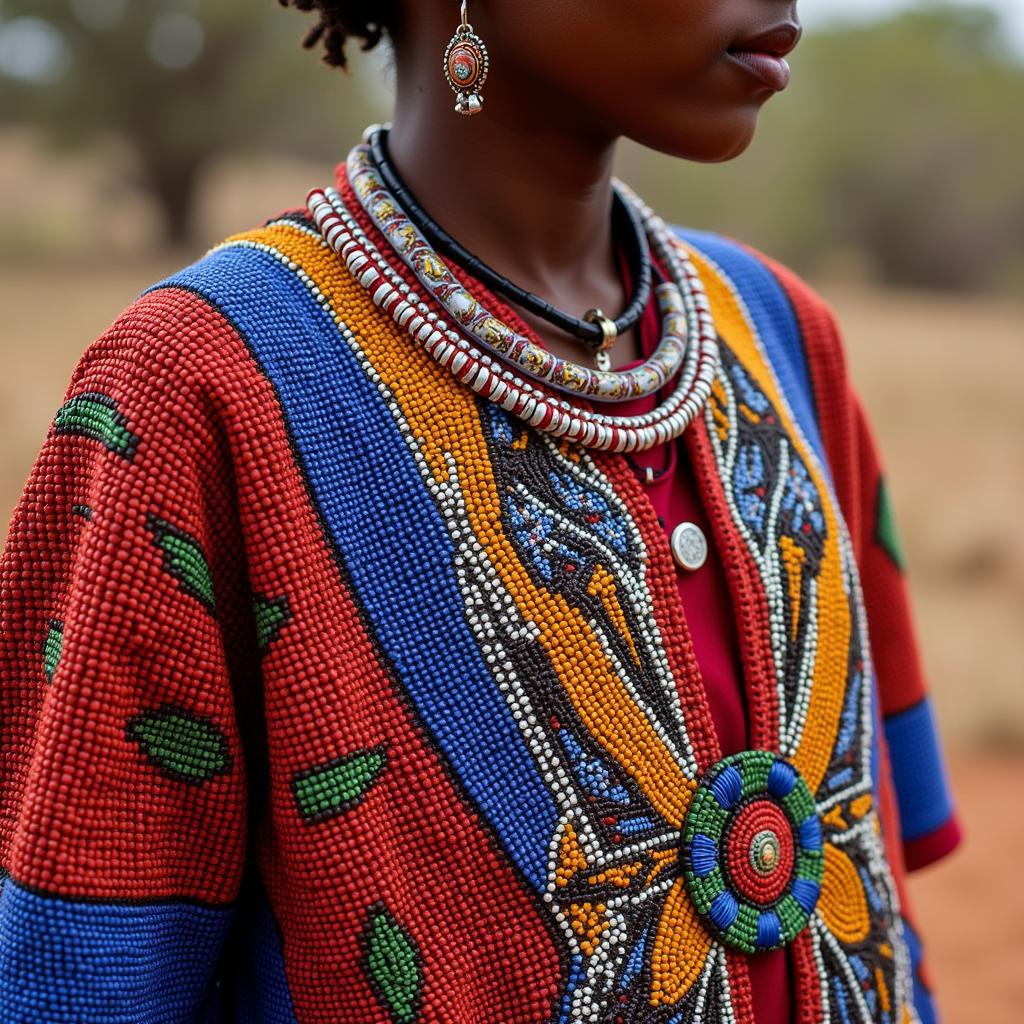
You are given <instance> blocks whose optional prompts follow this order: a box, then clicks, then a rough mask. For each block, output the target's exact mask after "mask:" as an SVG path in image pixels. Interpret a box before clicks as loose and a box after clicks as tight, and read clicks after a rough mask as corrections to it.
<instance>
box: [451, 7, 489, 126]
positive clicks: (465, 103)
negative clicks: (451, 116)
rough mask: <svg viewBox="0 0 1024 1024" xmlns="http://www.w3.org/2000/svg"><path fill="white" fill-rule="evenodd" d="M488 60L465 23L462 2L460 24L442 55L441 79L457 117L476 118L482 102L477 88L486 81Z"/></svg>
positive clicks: (471, 30) (470, 26)
mask: <svg viewBox="0 0 1024 1024" xmlns="http://www.w3.org/2000/svg"><path fill="white" fill-rule="evenodd" d="M489 65H490V58H488V56H487V47H486V46H484V41H483V40H482V39H481V38H480V37H479V36H478V35H477V34H476V33H475V32H474V31H473V26H472V25H470V23H469V22H468V21H467V20H466V0H462V22H461V24H460V25H459V26H458V27H457V28H456V29H455V33H454V35H453V36H452V38H451V40H450V41H449V43H448V47H447V49H446V50H445V51H444V76H445V78H447V79H448V84H449V85H450V86H451V87H452V89H454V90H455V109H456V111H458V113H460V114H466V115H467V116H468V115H470V114H479V113H480V108H481V107H482V106H483V102H484V98H483V96H481V95H480V87H481V86H482V85H483V84H484V79H485V78H486V77H487V69H488V67H489Z"/></svg>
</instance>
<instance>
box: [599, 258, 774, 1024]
mask: <svg viewBox="0 0 1024 1024" xmlns="http://www.w3.org/2000/svg"><path fill="white" fill-rule="evenodd" d="M617 251H618V256H619V266H620V269H621V272H622V276H623V280H624V282H625V286H626V290H627V292H628V291H629V290H630V289H631V287H632V285H631V277H630V272H629V266H628V263H627V259H626V254H625V251H624V250H623V249H622V248H621V247H619V249H618V250H617ZM652 259H655V262H656V265H657V266H659V267H661V269H662V272H663V273H665V270H664V267H663V265H662V264H661V263H660V262H657V260H656V258H655V257H654V256H653V254H652ZM666 276H667V274H666ZM639 330H640V346H641V351H642V352H643V358H647V356H649V355H650V354H651V353H652V352H653V351H654V349H655V348H656V347H657V345H658V342H659V341H660V339H661V316H660V313H659V311H658V304H657V299H656V297H655V295H654V290H653V288H652V289H651V298H650V301H649V302H648V304H647V307H646V309H645V310H644V314H643V316H642V318H641V321H640V325H639ZM641 362H643V359H637V360H634V361H633V362H630V363H626V364H625V366H624V367H618V369H624V368H626V367H630V366H636V365H639V363H641ZM673 383H674V381H672V382H669V384H667V385H666V387H665V389H664V390H663V392H662V396H664V395H665V394H666V393H667V392H669V391H670V390H671V388H672V385H673ZM657 401H658V399H657V398H656V397H655V396H654V395H648V396H646V397H643V398H634V399H629V400H628V401H625V402H593V403H592V404H593V406H594V408H595V409H602V410H605V409H607V410H608V411H610V412H615V413H619V414H621V415H638V414H640V413H643V412H647V411H649V410H650V409H652V408H654V406H655V405H656V404H657ZM629 458H630V459H631V460H632V462H633V463H634V464H635V465H636V466H640V467H648V466H650V467H651V468H653V469H654V471H655V473H656V474H657V479H656V480H655V481H654V482H652V483H649V484H647V483H645V484H644V489H645V491H646V493H647V496H648V497H649V498H650V499H651V503H652V505H653V506H654V509H655V511H656V512H657V514H658V520H659V522H660V523H661V524H662V526H663V527H664V529H665V533H666V534H667V535H671V533H672V529H673V528H674V527H675V526H676V525H677V524H678V523H681V522H684V521H688V522H691V523H696V524H697V526H699V527H700V529H701V531H702V532H703V534H704V536H705V537H706V538H707V542H708V557H707V560H706V561H705V562H704V564H703V565H702V566H701V567H700V568H699V569H696V570H688V569H683V568H681V567H680V566H678V565H677V566H676V582H677V584H678V587H679V597H680V599H681V601H682V603H683V607H684V608H685V613H686V623H687V625H688V626H689V630H690V636H691V638H692V640H693V649H694V654H695V655H696V657H697V663H698V665H699V666H700V671H701V676H702V677H703V681H704V690H705V693H706V694H707V700H708V704H709V706H710V709H711V717H712V720H713V721H714V724H715V731H716V733H717V734H718V741H719V744H720V745H721V748H722V756H723V757H724V756H726V755H728V754H734V753H738V752H739V751H741V750H746V749H747V748H748V746H749V739H748V730H747V714H746V697H745V690H744V685H743V674H742V673H743V670H742V663H741V661H740V652H739V640H738V637H737V633H736V622H735V616H734V612H733V607H732V602H731V598H730V596H729V590H728V584H727V582H726V578H725V572H724V570H723V568H722V564H721V561H720V559H719V557H718V552H717V551H716V550H715V545H714V537H713V535H712V531H711V524H710V523H709V522H708V518H707V515H706V514H705V512H704V507H703V505H702V503H701V499H700V496H699V493H698V490H697V482H696V479H695V477H694V473H693V467H692V466H691V464H690V459H689V456H688V453H687V451H686V445H685V444H684V443H683V439H682V438H681V437H680V438H677V439H676V441H672V442H666V443H664V444H659V445H655V446H654V447H653V448H648V449H646V450H645V451H636V452H631V453H630V454H629ZM637 475H638V477H639V478H640V479H641V481H642V480H643V476H644V474H643V472H642V470H641V471H640V472H638V474H637ZM747 962H748V964H749V967H750V981H751V988H752V993H751V994H752V996H753V1001H754V1018H755V1020H756V1021H757V1024H791V1022H792V1020H793V1009H792V991H791V985H792V980H791V977H792V976H791V973H790V970H789V965H788V957H787V952H786V949H785V948H783V949H780V950H775V951H773V952H770V953H759V954H755V955H753V956H748V957H747Z"/></svg>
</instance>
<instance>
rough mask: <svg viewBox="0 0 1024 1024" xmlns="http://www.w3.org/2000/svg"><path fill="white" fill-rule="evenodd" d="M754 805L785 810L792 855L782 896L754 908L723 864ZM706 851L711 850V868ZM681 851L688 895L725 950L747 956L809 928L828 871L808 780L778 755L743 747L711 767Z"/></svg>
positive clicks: (696, 797)
mask: <svg viewBox="0 0 1024 1024" xmlns="http://www.w3.org/2000/svg"><path fill="white" fill-rule="evenodd" d="M756 800H767V801H770V802H771V803H774V804H775V805H776V806H777V807H778V808H780V809H781V810H782V812H783V814H784V815H785V817H786V819H787V820H788V822H789V824H790V826H791V827H792V838H793V844H794V850H795V857H794V864H793V870H792V873H791V875H790V878H789V880H788V884H787V885H786V887H785V891H784V892H783V893H782V895H781V896H780V897H779V898H778V899H776V900H774V901H772V902H771V903H769V904H757V903H754V902H752V901H750V900H748V899H746V898H745V897H744V896H743V895H742V894H741V893H740V892H738V891H737V888H736V886H735V885H734V884H733V880H732V878H731V876H730V873H729V867H728V841H729V829H730V825H731V824H732V822H733V821H734V820H735V818H736V816H737V815H738V814H739V812H740V811H741V810H742V809H743V808H744V807H746V806H748V805H749V804H750V803H751V802H753V801H756ZM695 841H696V845H697V847H698V848H701V847H702V848H703V850H704V851H705V855H704V857H703V859H702V858H701V857H700V856H698V855H697V853H696V852H695ZM711 844H714V845H713V846H712V845H711ZM709 850H714V851H715V856H714V866H713V867H712V868H711V869H710V870H708V865H709V863H710V862H711V858H710V857H709V856H708V854H707V851H709ZM682 853H683V872H684V878H685V881H686V887H687V890H688V892H689V894H690V898H691V899H692V900H693V903H694V905H695V907H696V908H697V911H698V913H699V914H700V916H701V919H702V920H703V923H704V925H705V927H707V929H708V930H709V931H710V932H711V933H712V934H713V935H715V936H716V937H717V938H719V939H721V941H722V942H724V943H726V944H727V945H730V946H734V947H736V948H737V949H740V950H742V951H743V952H745V953H757V952H765V951H767V950H770V949H778V948H780V947H781V946H784V945H786V944H787V943H789V942H791V941H792V940H793V939H794V938H795V937H796V936H797V935H798V934H799V933H800V932H801V931H803V929H804V928H805V927H806V925H807V922H808V920H809V919H810V915H811V913H812V912H813V910H814V907H815V905H816V903H817V899H818V895H819V893H820V891H821V879H822V874H823V872H824V868H825V852H824V847H823V843H822V838H821V826H820V823H819V821H818V815H817V811H816V810H815V806H814V797H813V796H812V794H811V791H810V789H809V788H808V786H807V783H806V782H805V781H804V779H803V777H802V776H801V775H800V773H799V772H797V770H796V769H795V768H793V766H792V765H791V764H789V762H788V761H785V760H784V759H783V758H781V757H779V756H778V755H777V754H773V753H771V752H770V751H766V750H744V751H742V752H741V753H738V754H733V755H731V756H729V757H726V758H723V759H722V760H721V761H719V762H718V763H717V764H715V765H713V766H712V767H711V768H710V769H709V770H708V772H707V774H706V775H705V776H704V778H703V779H702V780H701V783H700V786H699V787H698V789H697V792H696V793H695V794H694V798H693V802H692V803H691V805H690V808H689V810H688V812H687V815H686V820H685V822H684V826H683V849H682ZM695 861H696V863H695ZM762 918H765V921H762ZM766 921H767V922H769V923H770V924H771V927H770V928H766V927H765V923H766ZM766 934H768V935H770V936H772V938H771V939H766V938H765V935H766Z"/></svg>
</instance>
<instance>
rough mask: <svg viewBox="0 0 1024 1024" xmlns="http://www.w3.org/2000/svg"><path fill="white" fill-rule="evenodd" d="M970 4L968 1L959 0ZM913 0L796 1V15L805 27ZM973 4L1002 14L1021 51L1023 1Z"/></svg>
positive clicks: (878, 12)
mask: <svg viewBox="0 0 1024 1024" xmlns="http://www.w3.org/2000/svg"><path fill="white" fill-rule="evenodd" d="M962 2H963V3H964V4H965V5H968V6H971V5H972V4H971V0H962ZM916 6H917V3H916V0H797V5H796V9H797V14H798V15H799V17H800V20H801V21H802V22H803V23H804V24H805V25H806V26H807V27H808V28H812V27H815V26H818V25H828V24H829V23H830V22H836V21H847V22H855V21H864V20H870V19H872V18H878V17H884V16H885V15H887V14H891V13H893V12H895V11H898V10H900V9H901V8H906V7H916ZM973 6H977V7H988V8H990V9H995V10H997V11H999V12H1000V13H1002V15H1003V17H1004V19H1005V22H1006V26H1007V28H1008V29H1009V31H1010V36H1011V39H1012V41H1013V44H1014V46H1015V48H1016V49H1017V51H1018V52H1019V53H1022V54H1024V0H978V2H977V3H976V4H973Z"/></svg>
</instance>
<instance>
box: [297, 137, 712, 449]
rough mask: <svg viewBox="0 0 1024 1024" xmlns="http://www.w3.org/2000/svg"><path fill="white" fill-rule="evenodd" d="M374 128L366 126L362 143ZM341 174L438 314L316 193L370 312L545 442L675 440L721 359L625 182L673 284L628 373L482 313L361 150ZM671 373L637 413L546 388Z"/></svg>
mask: <svg viewBox="0 0 1024 1024" xmlns="http://www.w3.org/2000/svg"><path fill="white" fill-rule="evenodd" d="M376 128H377V126H370V127H369V128H368V129H367V130H366V132H364V139H365V138H366V136H367V133H369V132H371V131H373V130H375V129H376ZM346 172H347V174H348V177H349V181H350V183H351V185H352V188H353V192H354V194H355V195H356V196H357V198H358V201H359V203H360V205H361V206H362V207H363V209H364V210H365V211H366V213H367V214H368V215H369V217H370V218H371V220H372V221H373V223H374V224H375V225H376V226H377V227H378V228H379V229H380V230H381V232H382V234H383V236H384V237H385V239H387V241H388V242H389V243H390V244H391V246H392V248H393V250H394V252H395V253H397V255H399V256H400V257H401V258H402V259H403V260H404V262H405V263H407V264H408V265H409V267H410V268H411V269H412V271H413V273H414V274H415V275H416V277H417V279H418V280H419V281H420V283H421V285H423V287H424V288H425V290H426V292H427V294H428V295H429V296H430V297H431V298H432V299H433V300H434V302H435V304H436V305H438V306H440V309H441V312H440V313H439V312H438V310H437V309H433V308H431V306H430V305H428V303H427V302H425V301H424V300H423V299H422V298H421V297H420V295H419V294H418V293H417V292H416V291H415V290H414V289H413V288H412V287H411V286H410V285H409V284H408V283H407V282H406V281H405V280H404V278H403V277H402V276H401V275H400V274H399V273H397V271H395V270H394V269H393V268H392V267H391V265H390V264H389V263H388V260H387V259H386V258H385V256H384V254H383V253H381V251H380V250H379V249H378V247H377V245H376V243H375V242H374V241H373V240H372V239H371V238H370V237H369V236H368V235H367V234H366V233H365V232H364V231H363V230H362V228H361V227H360V226H359V224H358V223H357V222H356V220H355V219H354V218H353V217H352V215H351V212H350V211H349V210H348V209H347V207H346V206H345V203H344V201H343V200H342V198H341V196H340V195H339V194H338V192H337V191H336V190H335V189H333V188H330V189H326V190H324V189H313V190H311V191H310V193H309V195H308V197H307V207H308V209H309V212H310V214H311V216H312V217H313V220H314V221H315V223H316V224H317V227H318V229H319V230H320V233H321V234H322V236H323V237H324V239H325V241H326V242H327V244H328V245H330V246H331V248H333V249H334V250H335V251H336V252H337V253H338V254H339V256H341V258H342V259H343V260H344V262H345V264H346V266H347V267H348V269H349V271H350V273H352V275H353V276H354V277H355V278H356V279H357V280H358V281H359V283H360V284H361V285H362V287H363V288H365V289H366V290H367V292H368V293H369V294H370V296H371V297H372V299H373V301H374V303H375V304H376V305H377V306H379V307H380V308H381V309H383V310H384V311H385V312H387V313H388V314H390V315H391V316H392V318H393V319H394V320H395V322H396V323H397V324H399V326H401V327H402V328H403V329H405V330H406V331H408V332H409V334H410V335H411V336H412V337H413V338H414V339H415V340H416V341H417V342H418V343H419V344H421V345H422V346H423V348H424V349H425V350H426V351H427V352H428V353H429V354H430V355H431V357H432V358H434V359H435V360H436V361H437V362H438V363H440V364H441V365H442V366H444V367H445V368H446V369H448V370H449V371H450V372H451V373H452V374H453V375H454V376H455V377H456V379H457V380H458V381H459V382H461V383H463V384H465V385H466V386H468V387H470V388H471V389H472V390H473V391H475V392H476V393H477V394H480V395H481V396H483V397H484V398H486V399H488V400H490V401H493V402H496V403H498V404H500V405H501V406H502V408H504V409H506V410H507V411H508V412H510V413H512V414H513V415H515V416H518V417H520V418H521V419H523V420H525V421H526V422H527V423H529V424H530V425H531V426H534V427H536V428H537V429H539V430H543V431H545V432H547V433H549V434H552V435H553V436H556V437H561V438H565V439H566V440H569V441H572V442H574V443H577V444H580V445H581V446H583V447H588V448H595V449H598V450H611V451H634V450H638V449H644V448H649V447H652V446H653V445H656V444H661V443H664V442H665V441H668V440H671V439H672V438H675V437H678V436H679V435H680V434H682V432H683V431H684V430H685V429H686V427H687V426H688V425H689V424H690V423H691V422H692V421H693V419H694V418H695V417H696V415H697V413H698V412H699V411H700V409H701V408H702V407H703V405H704V403H705V402H706V401H707V399H708V396H709V395H710V393H711V383H712V381H713V379H714V375H715V372H716V369H717V366H718V358H719V350H718V338H717V333H716V331H715V327H714V321H713V320H712V317H711V314H710V308H709V304H708V300H707V296H706V295H705V293H704V288H703V285H702V283H701V280H700V276H699V274H698V273H697V270H696V267H695V266H694V265H693V263H692V261H691V260H690V259H689V256H688V254H687V252H686V249H685V247H684V245H683V243H682V241H681V240H680V239H678V238H677V237H676V236H675V235H674V234H673V233H672V232H671V231H670V230H669V229H668V227H667V226H666V225H665V224H664V222H663V221H662V220H661V218H660V217H658V216H657V214H655V213H654V212H653V211H652V210H651V209H650V207H648V206H647V205H646V204H645V203H644V202H643V201H642V200H641V199H640V198H639V197H638V196H637V195H636V194H635V193H634V192H633V191H632V190H631V189H630V188H629V187H628V186H627V185H625V183H623V182H621V181H619V180H618V179H613V185H614V187H615V188H616V189H618V190H620V192H621V195H622V196H623V198H624V200H625V201H626V202H628V203H630V204H631V205H632V206H633V208H634V209H635V210H636V212H637V214H638V216H639V217H640V220H641V222H642V223H643V224H644V227H645V231H646V232H647V235H648V238H649V239H650V240H651V244H652V246H653V247H654V248H655V251H656V252H657V253H658V254H659V256H660V257H661V258H662V262H663V263H664V264H665V266H666V268H667V269H668V271H669V273H670V275H671V278H672V280H671V281H669V282H666V283H664V284H661V285H659V286H658V288H657V289H656V295H657V299H658V303H659V307H660V309H661V311H662V314H663V319H662V325H663V327H662V329H663V337H662V340H661V343H660V344H659V346H658V348H657V349H656V350H655V352H654V353H653V354H652V355H651V356H650V357H648V359H647V360H646V361H645V362H644V363H643V364H642V365H640V366H637V367H634V368H632V369H629V370H621V371H620V370H605V371H602V370H595V369H591V368H589V367H584V366H578V365H577V364H575V363H570V362H568V361H567V360H563V359H560V358H558V357H557V356H554V355H553V354H552V353H551V352H549V351H548V350H547V349H545V348H543V347H542V346H540V345H537V344H535V343H534V342H532V341H531V340H530V339H529V338H527V337H526V336H524V335H522V334H519V333H518V332H516V331H515V330H513V329H512V328H511V327H510V326H508V325H507V324H505V323H504V322H502V321H501V320H500V319H498V318H497V317H495V316H493V315H492V314H490V313H489V312H488V311H487V310H486V308H484V307H483V305H482V304H481V303H480V302H478V300H476V299H475V298H474V297H473V296H472V295H471V294H470V293H469V292H468V291H467V290H466V289H465V288H464V287H463V285H462V283H461V282H460V281H459V280H458V279H457V278H456V277H455V276H454V275H453V274H452V273H451V271H450V270H449V269H448V267H447V266H446V264H445V263H444V261H443V259H442V258H441V256H440V255H439V254H438V253H436V252H435V251H434V250H432V249H431V248H430V246H429V245H428V244H427V242H426V240H425V239H423V237H422V235H420V233H419V232H418V231H417V229H416V227H415V225H413V224H412V223H411V222H410V221H409V219H408V218H407V217H406V216H405V214H404V212H403V211H402V209H401V208H400V207H399V206H398V204H397V202H396V201H395V198H394V196H393V195H392V194H391V193H390V192H388V190H387V189H386V187H385V186H384V184H383V182H382V181H381V179H380V177H379V175H377V173H376V171H375V169H374V165H373V162H372V158H371V154H370V149H369V146H368V145H367V144H366V143H365V142H362V143H358V144H356V145H355V146H353V147H352V149H351V151H350V153H349V155H348V159H347V161H346ZM444 313H447V314H448V317H449V318H450V321H449V320H448V319H446V318H444V316H443V314H444ZM680 368H681V371H680ZM517 371H523V372H524V373H525V374H526V377H527V378H529V377H532V378H534V379H535V380H536V381H537V383H535V382H534V381H531V380H529V379H526V378H524V377H522V376H520V375H519V373H518V372H517ZM676 372H679V378H678V380H677V382H676V384H675V386H674V388H673V390H672V392H671V394H670V395H669V396H668V397H667V398H666V400H665V401H663V402H662V403H661V405H659V406H658V407H657V408H656V409H653V410H651V411H650V412H647V413H643V414H640V415H637V416H620V415H614V414H611V413H600V412H595V411H593V409H592V408H588V407H586V405H588V404H589V403H585V404H584V405H575V404H573V403H572V402H570V401H568V400H566V398H564V397H562V396H561V395H557V394H551V393H550V391H549V390H547V389H546V388H544V386H543V385H544V384H547V385H549V386H550V387H551V388H554V389H555V390H556V391H561V392H563V393H565V392H570V393H575V394H579V395H582V396H592V397H594V398H595V399H599V400H602V401H615V400H625V399H628V398H634V397H639V396H642V395H646V394H651V393H654V392H657V391H658V390H659V389H660V388H661V387H662V386H663V385H664V384H665V383H666V382H667V381H668V380H669V379H670V378H671V377H672V376H673V375H674V374H675V373H676Z"/></svg>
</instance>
